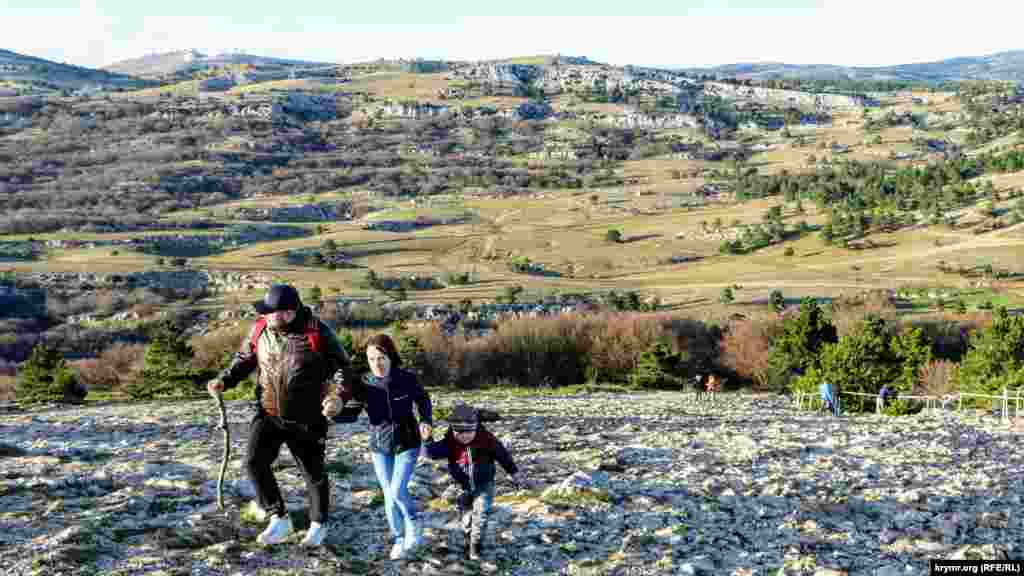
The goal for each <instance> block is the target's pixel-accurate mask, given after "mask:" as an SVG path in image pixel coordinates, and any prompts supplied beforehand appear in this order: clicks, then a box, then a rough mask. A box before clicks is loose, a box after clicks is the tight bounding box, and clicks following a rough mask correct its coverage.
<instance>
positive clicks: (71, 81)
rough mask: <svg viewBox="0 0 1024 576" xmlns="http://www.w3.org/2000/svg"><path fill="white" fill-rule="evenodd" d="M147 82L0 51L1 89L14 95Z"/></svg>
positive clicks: (142, 85) (116, 73) (133, 85)
mask: <svg viewBox="0 0 1024 576" xmlns="http://www.w3.org/2000/svg"><path fill="white" fill-rule="evenodd" d="M148 84H149V83H148V82H145V81H141V80H139V79H137V78H132V77H130V76H127V75H125V74H122V73H118V72H116V71H108V70H96V69H93V68H83V67H81V66H72V65H70V64H60V63H57V62H53V61H51V60H45V59H43V58H36V57H34V56H26V55H24V54H19V53H17V52H11V51H10V50H3V49H0V87H3V85H6V86H7V89H8V90H10V91H14V92H16V93H26V92H27V93H35V92H47V91H52V90H66V89H70V90H75V89H81V88H93V87H99V88H124V89H132V88H142V87H145V86H146V85H148Z"/></svg>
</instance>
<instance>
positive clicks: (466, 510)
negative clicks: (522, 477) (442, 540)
mask: <svg viewBox="0 0 1024 576" xmlns="http://www.w3.org/2000/svg"><path fill="white" fill-rule="evenodd" d="M448 422H449V426H448V431H447V432H446V433H445V435H444V438H443V439H442V440H441V441H439V442H434V441H430V442H428V443H427V445H426V452H427V457H429V458H431V459H434V460H440V459H442V458H447V459H448V472H449V474H451V476H452V479H453V480H455V481H456V482H457V483H458V484H459V487H460V488H461V490H460V491H459V496H458V500H457V503H458V507H459V515H460V516H461V522H462V531H463V534H464V536H465V538H466V554H467V555H468V556H469V559H470V560H479V559H480V555H481V554H482V553H483V538H484V535H485V533H486V529H487V520H488V516H489V515H490V513H491V507H492V505H493V504H494V492H495V490H494V476H495V472H496V471H497V468H496V466H495V462H498V463H500V464H501V467H502V468H504V469H505V472H507V473H508V474H509V476H510V479H511V480H512V483H513V484H515V485H516V487H521V486H522V483H521V482H520V481H519V480H518V478H517V476H516V473H517V472H518V471H519V469H518V467H517V466H516V464H515V462H513V461H512V456H511V455H509V453H508V450H507V449H506V448H505V446H504V445H503V444H502V443H501V441H499V440H498V439H497V438H495V436H494V434H492V433H491V432H489V431H488V430H487V429H486V428H484V427H483V425H482V424H481V423H480V415H479V413H478V412H477V411H476V410H474V409H473V408H471V407H470V406H467V405H465V404H458V405H456V406H455V408H454V409H453V410H452V414H451V416H450V417H449V418H448ZM474 516H475V518H474Z"/></svg>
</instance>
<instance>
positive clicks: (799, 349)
mask: <svg viewBox="0 0 1024 576" xmlns="http://www.w3.org/2000/svg"><path fill="white" fill-rule="evenodd" d="M782 329H783V333H782V335H781V336H779V337H778V338H776V339H775V341H774V342H772V349H771V352H770V353H769V356H768V366H769V376H768V382H769V385H770V387H771V388H772V389H774V390H777V391H781V390H785V389H786V388H788V387H789V384H790V380H791V379H792V377H793V376H794V375H796V374H801V373H805V372H806V371H807V370H809V369H811V368H812V367H813V366H814V365H815V364H816V363H817V360H818V353H819V352H820V351H821V349H822V347H824V346H825V344H828V343H835V342H837V341H838V336H837V333H836V327H835V326H834V325H832V323H831V322H830V321H829V320H828V318H826V316H825V311H824V310H822V308H821V306H819V305H818V303H817V302H815V301H814V300H812V299H810V298H806V299H804V301H803V302H801V303H800V311H799V313H798V314H796V315H795V316H791V317H789V318H786V320H785V321H784V322H783V325H782Z"/></svg>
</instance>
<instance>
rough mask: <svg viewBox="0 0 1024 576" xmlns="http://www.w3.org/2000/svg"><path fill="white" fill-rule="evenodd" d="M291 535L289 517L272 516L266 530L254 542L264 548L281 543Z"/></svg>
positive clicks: (290, 520)
mask: <svg viewBox="0 0 1024 576" xmlns="http://www.w3.org/2000/svg"><path fill="white" fill-rule="evenodd" d="M291 533H292V519H291V517H290V516H287V515H285V516H276V515H275V516H274V517H273V518H271V520H270V524H268V525H267V529H266V530H264V531H263V532H261V533H260V535H259V536H257V537H256V541H257V542H259V543H260V544H263V545H264V546H269V545H271V544H278V543H280V542H283V541H284V539H285V538H287V537H288V536H289V535H291Z"/></svg>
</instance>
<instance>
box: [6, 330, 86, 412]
mask: <svg viewBox="0 0 1024 576" xmlns="http://www.w3.org/2000/svg"><path fill="white" fill-rule="evenodd" d="M15 393H16V396H17V399H18V402H19V403H22V404H33V403H36V402H61V401H65V400H76V399H80V398H81V397H82V394H81V392H80V388H79V386H78V378H77V377H76V376H75V373H74V372H73V371H72V370H71V369H70V368H68V365H67V362H65V360H64V356H63V355H62V354H61V353H60V351H58V350H57V349H56V348H54V347H52V346H49V345H47V344H37V345H36V347H35V348H33V349H32V354H31V355H30V356H29V358H28V360H26V361H25V363H24V364H22V365H21V368H20V369H19V370H18V387H17V389H16V391H15Z"/></svg>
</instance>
